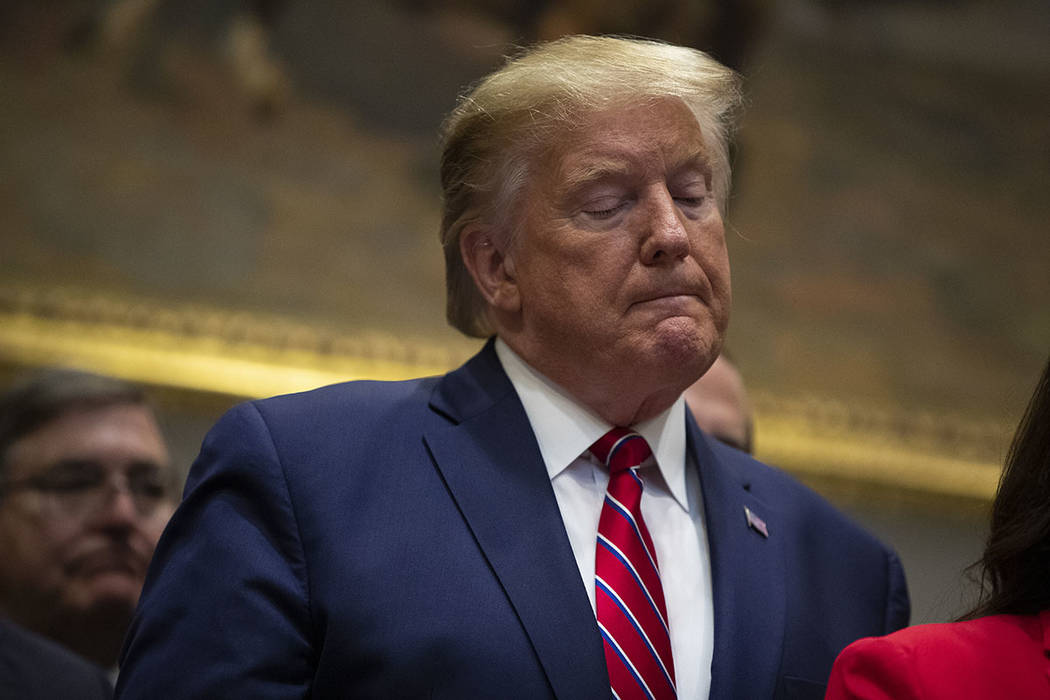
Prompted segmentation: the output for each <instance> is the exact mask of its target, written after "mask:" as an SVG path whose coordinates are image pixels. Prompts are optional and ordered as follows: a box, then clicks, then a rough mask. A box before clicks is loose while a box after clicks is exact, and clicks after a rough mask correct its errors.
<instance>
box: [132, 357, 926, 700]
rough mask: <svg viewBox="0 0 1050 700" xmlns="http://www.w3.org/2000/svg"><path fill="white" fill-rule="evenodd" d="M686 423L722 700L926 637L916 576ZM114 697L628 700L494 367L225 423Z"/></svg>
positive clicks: (204, 454) (378, 386)
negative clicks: (706, 553)
mask: <svg viewBox="0 0 1050 700" xmlns="http://www.w3.org/2000/svg"><path fill="white" fill-rule="evenodd" d="M687 420H688V449H689V450H690V451H691V453H692V456H693V459H694V461H695V463H696V464H698V465H699V469H700V480H701V487H702V490H703V499H704V508H705V515H706V519H707V530H708V537H709V542H710V552H711V565H712V576H713V586H714V609H715V630H714V634H715V637H714V639H715V650H714V661H713V665H712V686H711V697H713V698H746V699H747V700H755V699H756V698H772V697H778V698H791V697H815V698H819V697H822V696H823V685H822V684H823V683H825V682H826V679H827V677H828V674H829V672H830V669H831V664H832V662H833V660H834V658H835V656H836V654H838V652H839V651H841V650H842V648H843V647H845V646H846V645H847V644H848V643H849V642H851V641H853V640H854V639H857V638H859V637H863V636H868V635H876V634H884V633H887V632H890V631H892V630H895V629H897V628H899V627H901V626H903V625H904V624H906V622H907V619H908V597H907V592H906V589H905V584H904V577H903V573H902V571H901V568H900V565H899V563H898V561H897V559H896V557H895V555H894V554H893V553H892V552H891V551H889V550H887V549H886V548H884V547H883V546H882V545H881V544H879V543H878V542H877V541H876V540H875V539H873V538H872V537H871V536H869V535H868V534H866V533H865V532H863V531H862V530H860V529H859V528H857V527H856V526H855V525H854V524H852V523H851V522H850V521H848V520H847V519H845V518H844V517H842V516H841V515H840V514H838V513H837V512H836V511H835V510H833V509H832V508H831V507H830V506H829V505H827V504H826V503H825V502H824V501H823V500H821V499H820V498H819V497H818V496H816V495H815V494H813V493H812V492H811V491H809V490H808V489H806V488H805V487H803V486H801V485H799V484H798V483H796V482H795V481H794V480H792V479H791V478H789V477H788V476H786V475H784V474H783V473H781V472H780V471H777V470H775V469H772V468H770V467H767V466H765V465H763V464H761V463H759V462H756V461H754V460H753V459H751V458H749V457H748V456H746V455H744V454H742V453H740V452H737V451H735V450H733V449H730V448H728V447H725V446H723V445H721V444H719V443H717V442H715V441H713V440H711V439H709V438H707V437H706V436H705V435H704V434H703V433H701V432H700V430H698V429H697V427H696V425H695V424H694V423H693V421H692V419H691V418H688V419H687ZM745 507H747V508H749V509H750V510H751V511H752V512H754V513H755V514H756V515H758V516H759V517H761V518H762V519H763V520H764V522H765V523H766V525H767V527H768V533H769V537H768V538H766V537H763V536H762V535H761V534H759V532H758V531H757V530H755V529H753V528H749V527H748V525H747V520H746V517H745V513H744V508H745ZM676 663H681V662H680V661H676ZM117 695H118V697H121V698H128V699H130V698H149V699H152V698H157V697H164V698H199V697H207V698H256V699H270V698H273V699H277V698H301V697H306V696H310V697H314V698H489V697H491V698H528V699H530V700H532V699H535V698H552V697H556V698H561V699H563V700H569V699H579V700H584V699H592V698H595V699H596V698H608V697H609V686H608V680H607V677H606V671H605V661H604V657H603V652H602V643H601V639H600V637H599V634H598V629H597V625H596V623H595V620H594V615H593V613H592V611H591V607H590V605H589V603H588V599H587V593H586V590H585V588H584V585H583V582H582V581H581V580H580V575H579V570H578V568H577V566H576V561H575V559H574V557H573V553H572V549H571V547H570V545H569V540H568V537H567V535H566V533H565V528H564V526H563V524H562V520H561V516H560V513H559V510H558V505H557V502H556V500H555V497H554V492H553V490H552V488H551V485H550V481H549V478H548V476H547V471H546V469H545V468H544V466H543V461H542V458H541V456H540V451H539V447H538V446H537V444H536V439H535V437H534V436H533V433H532V430H531V429H530V427H529V423H528V420H527V418H526V415H525V412H524V409H523V408H522V405H521V402H520V401H519V400H518V397H517V394H516V393H515V391H514V389H513V387H512V385H511V383H510V381H509V380H508V379H507V377H506V375H505V374H504V372H503V370H502V368H501V367H500V364H499V361H498V359H497V357H496V354H495V352H494V351H493V349H492V344H491V343H489V344H488V345H487V346H486V347H485V349H484V350H482V352H481V353H479V354H478V355H476V356H475V357H474V358H473V359H471V360H470V361H469V362H468V363H467V364H466V365H464V366H463V367H461V368H459V369H458V370H456V371H454V372H452V373H450V374H448V375H446V376H444V377H434V378H427V379H419V380H413V381H407V382H397V383H385V382H352V383H348V384H342V385H337V386H331V387H326V388H323V389H318V390H316V391H312V392H308V393H305V394H297V395H292V396H282V397H276V398H272V399H267V400H263V401H256V402H252V403H247V404H243V405H241V406H238V407H236V408H234V409H233V410H232V411H230V412H229V413H228V414H227V415H226V416H224V417H223V419H222V420H220V422H219V423H218V424H217V425H216V427H215V428H214V429H213V430H212V431H211V432H210V433H209V435H208V437H207V438H206V439H205V441H204V445H203V448H202V451H201V454H200V457H199V458H198V460H197V462H196V463H195V464H194V466H193V469H192V470H191V473H190V478H189V481H188V483H187V487H186V491H185V496H184V499H183V502H182V504H181V505H180V507H179V509H178V511H177V512H176V514H175V516H174V517H173V519H172V521H171V523H170V525H169V526H168V529H167V530H166V531H165V533H164V536H163V537H162V538H161V541H160V544H159V546H158V547H157V551H156V555H155V557H154V561H153V563H152V566H151V568H150V572H149V576H148V578H147V582H146V586H145V589H144V591H143V595H142V599H141V601H140V605H139V611H138V614H137V616H136V619H135V621H134V623H133V624H132V627H131V630H130V633H129V639H128V643H127V645H126V647H125V650H124V657H123V663H122V667H121V674H120V678H119V682H118V687H117Z"/></svg>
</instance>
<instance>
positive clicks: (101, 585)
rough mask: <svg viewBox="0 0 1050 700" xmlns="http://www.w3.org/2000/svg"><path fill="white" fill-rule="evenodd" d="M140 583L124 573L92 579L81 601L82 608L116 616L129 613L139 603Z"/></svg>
mask: <svg viewBox="0 0 1050 700" xmlns="http://www.w3.org/2000/svg"><path fill="white" fill-rule="evenodd" d="M141 591H142V581H141V580H140V579H138V578H136V577H133V576H129V575H127V574H125V573H117V572H114V573H105V574H99V575H97V576H95V577H93V578H92V580H91V581H90V582H89V583H88V584H87V587H86V590H85V591H84V596H83V598H82V600H83V601H84V608H85V609H88V610H91V611H93V612H101V611H107V612H109V613H113V614H117V613H120V612H123V611H125V610H128V611H131V610H134V609H135V606H136V605H137V604H138V601H139V593H140V592H141Z"/></svg>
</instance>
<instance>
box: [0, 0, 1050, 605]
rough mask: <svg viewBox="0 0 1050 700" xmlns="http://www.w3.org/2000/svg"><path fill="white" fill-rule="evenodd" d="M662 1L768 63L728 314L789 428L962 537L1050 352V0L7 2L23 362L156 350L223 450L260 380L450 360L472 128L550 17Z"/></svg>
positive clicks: (874, 521)
mask: <svg viewBox="0 0 1050 700" xmlns="http://www.w3.org/2000/svg"><path fill="white" fill-rule="evenodd" d="M578 32H585V33H627V34H632V35H640V36H649V37H655V38H662V39H666V40H669V41H673V42H676V43H682V44H687V45H691V46H694V47H697V48H701V49H704V50H706V51H709V52H710V53H712V54H713V55H715V57H717V58H719V59H720V60H722V61H723V62H725V63H727V64H729V65H731V66H732V67H734V68H735V69H737V70H738V71H740V72H741V73H742V74H743V75H744V76H745V81H746V86H747V92H748V95H749V105H748V109H747V112H746V114H745V117H744V121H743V126H742V129H741V131H740V134H739V138H738V144H737V148H736V152H735V157H734V167H735V172H734V192H733V197H732V200H731V203H730V211H729V215H728V224H729V230H730V254H731V259H732V264H733V276H734V280H733V281H734V297H735V299H734V301H735V304H734V314H733V321H732V324H731V330H730V334H729V338H728V345H729V347H730V349H731V352H732V354H733V356H734V358H735V360H736V362H737V364H738V365H739V366H740V368H741V370H742V372H743V374H744V377H745V380H746V382H747V384H748V387H749V390H750V392H751V394H752V398H753V400H754V403H755V409H756V416H757V417H756V421H757V422H756V451H757V455H758V456H759V457H760V458H761V459H764V460H766V461H769V462H772V463H774V464H778V465H780V466H782V467H784V468H785V469H788V470H789V471H791V472H793V473H795V474H797V475H798V476H800V477H801V478H802V479H804V480H805V481H807V482H808V483H810V484H811V485H813V486H814V487H815V488H817V489H819V490H821V491H822V492H823V493H825V494H826V495H827V496H828V497H829V498H831V499H832V500H833V501H834V502H835V503H837V504H838V505H839V506H840V507H842V508H843V509H845V510H846V511H848V512H850V513H851V514H852V515H853V516H854V517H855V518H857V519H858V520H860V521H861V522H862V523H864V524H865V525H867V526H868V527H870V528H872V529H873V530H875V531H876V532H877V534H879V536H880V537H882V538H883V539H884V540H885V541H887V542H888V543H889V544H891V545H893V546H895V547H896V548H897V549H898V551H899V552H900V553H901V556H902V559H903V561H904V565H905V569H906V571H907V574H908V577H909V584H910V586H911V588H912V594H913V606H914V609H913V622H928V621H937V620H945V619H949V618H951V617H953V616H954V615H957V614H959V613H960V612H962V611H963V610H965V609H966V607H967V606H968V605H969V603H970V602H972V594H973V589H972V586H971V585H970V584H967V583H966V580H965V577H964V575H963V569H964V568H965V567H966V566H967V565H968V564H969V563H971V562H972V561H973V560H974V559H976V557H977V556H978V555H979V554H980V551H981V549H982V546H983V537H984V535H985V530H986V525H985V519H986V516H987V512H986V509H987V504H988V502H989V501H990V499H991V496H992V495H993V493H994V489H995V485H996V480H997V479H998V473H999V467H1000V465H1001V463H1002V459H1003V457H1004V455H1005V451H1006V448H1007V446H1008V444H1009V439H1010V437H1011V435H1012V432H1013V428H1014V426H1015V425H1016V423H1017V420H1018V419H1019V418H1020V416H1021V413H1022V411H1023V409H1024V406H1025V403H1026V401H1027V399H1028V397H1029V395H1030V393H1031V391H1032V389H1033V388H1034V385H1035V381H1036V379H1037V377H1038V374H1039V371H1040V370H1041V368H1042V365H1043V363H1044V362H1045V361H1046V357H1047V354H1048V352H1050V274H1048V273H1050V235H1048V234H1050V231H1048V230H1047V222H1048V221H1050V197H1048V196H1047V194H1046V187H1047V185H1048V183H1050V90H1048V85H1050V41H1048V40H1047V39H1048V37H1050V4H1047V3H1046V2H1045V1H1042V0H1013V1H1012V2H1001V1H996V0H929V1H927V2H893V1H878V2H877V1H875V0H784V1H782V2H773V1H772V0H735V1H731V2H713V1H711V0H681V1H678V2H674V1H671V0H602V1H601V2H598V1H596V0H570V1H566V2H559V3H554V2H541V1H533V2H524V1H521V0H449V1H447V2H442V1H440V0H367V1H366V0H256V1H255V2H247V1H237V2H235V1H233V0H178V1H175V0H48V1H47V2H38V1H37V0H7V1H6V2H4V3H2V4H0V270H2V273H0V381H2V382H3V383H4V384H6V383H7V382H8V381H10V379H11V378H12V377H13V376H14V375H16V374H19V373H21V372H23V371H25V370H27V369H29V368H33V367H37V366H43V365H50V364H63V365H72V366H77V367H82V368H85V369H92V370H96V371H100V372H106V373H111V374H115V375H118V376H121V377H125V378H128V379H133V380H137V381H141V382H144V383H146V384H147V385H149V386H150V387H151V389H152V390H153V392H154V394H155V396H156V400H157V402H158V404H159V406H160V408H161V409H162V417H163V420H164V422H165V427H166V430H167V434H168V437H169V439H170V440H171V441H172V443H173V445H172V447H173V452H174V454H175V455H176V457H177V459H178V460H179V463H180V465H181V466H182V468H183V469H188V467H189V464H190V462H191V461H192V459H193V456H194V455H195V453H196V450H197V447H198V446H199V443H200V440H201V438H202V436H203V434H204V432H205V431H206V430H207V428H208V427H209V426H210V424H211V423H212V422H213V421H214V420H215V418H217V416H218V415H219V414H220V413H221V412H222V411H223V410H225V409H226V408H227V407H228V406H229V405H231V403H232V402H234V401H237V400H241V399H244V398H251V397H256V396H263V395H268V394H272V393H277V392H283V391H292V390H298V389H303V388H309V387H312V386H317V385H321V384H326V383H331V382H335V381H341V380H344V379H351V378H360V377H373V378H401V377H410V376H418V375H420V374H432V373H438V372H442V371H445V370H446V369H448V368H451V367H453V366H455V365H456V364H458V363H459V362H460V361H462V360H463V359H465V358H466V357H468V356H469V355H470V354H472V352H473V351H474V350H475V349H476V348H477V347H478V346H479V343H478V342H476V341H470V340H467V339H464V338H461V337H459V336H457V335H456V333H455V332H453V331H452V330H450V329H449V328H448V327H446V325H445V323H444V289H443V269H442V265H441V254H440V246H439V244H438V237H437V229H438V219H439V207H440V193H439V188H438V181H437V160H438V149H437V132H438V128H439V125H440V123H441V119H442V117H443V115H444V114H445V113H446V112H447V111H448V110H449V109H450V108H451V107H452V105H453V104H454V100H455V97H456V95H457V94H458V93H459V92H460V91H462V90H463V89H464V87H465V86H468V85H469V84H470V83H471V82H472V81H474V80H476V79H478V78H479V77H481V76H482V75H484V74H485V73H487V72H488V71H490V70H492V69H493V68H494V67H496V66H497V65H498V64H499V63H500V62H501V60H502V57H503V56H505V55H507V54H508V53H511V52H513V51H514V49H515V47H516V46H521V45H525V44H528V43H531V42H532V41H535V40H537V39H549V38H555V37H557V36H560V35H562V34H565V33H578Z"/></svg>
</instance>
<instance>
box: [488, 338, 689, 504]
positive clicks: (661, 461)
mask: <svg viewBox="0 0 1050 700" xmlns="http://www.w3.org/2000/svg"><path fill="white" fill-rule="evenodd" d="M496 355H497V356H498V357H499V360H500V363H501V364H502V365H503V371H504V372H506V373H507V377H508V378H509V379H510V383H511V384H512V385H514V390H515V391H516V392H517V393H518V398H519V399H520V400H521V404H522V406H523V407H524V408H525V415H526V416H527V417H528V419H529V423H530V424H531V425H532V432H533V433H535V434H536V442H538V443H539V447H540V454H541V455H542V457H543V461H544V464H545V465H546V467H547V474H548V475H549V476H550V478H551V479H553V478H554V477H556V476H557V475H558V474H560V473H561V472H562V471H564V470H565V469H567V468H568V467H569V465H570V464H572V463H573V462H574V461H575V460H576V459H577V458H578V457H580V456H581V455H583V454H584V453H585V452H587V449H588V448H589V447H590V446H591V445H592V444H594V441H595V440H597V439H598V438H600V437H601V436H602V435H604V434H605V433H606V432H608V431H609V429H611V428H612V427H613V426H612V425H610V424H609V423H607V422H606V421H605V420H603V419H602V418H601V417H599V416H598V415H597V414H596V413H594V412H593V411H591V410H590V409H589V408H587V407H586V406H584V405H582V404H580V403H579V402H578V401H576V399H574V398H573V397H572V396H570V395H569V394H568V392H566V391H565V390H564V389H562V388H561V387H560V386H558V385H557V384H555V383H554V382H552V381H551V380H550V379H548V378H547V377H545V376H543V375H542V374H540V373H539V372H537V371H536V370H535V369H533V368H532V367H531V366H529V365H528V363H526V362H525V361H524V360H523V359H521V357H520V356H519V355H518V354H517V353H515V352H514V351H513V350H511V349H510V346H508V345H507V344H506V343H504V342H503V340H502V339H500V338H497V339H496ZM632 427H633V429H634V430H635V431H637V432H638V433H640V434H641V436H642V437H644V438H645V440H646V442H648V443H649V448H650V449H651V450H652V451H653V456H654V458H655V459H656V466H657V468H658V469H659V470H660V475H661V476H662V477H663V480H664V483H666V484H667V487H668V490H669V491H670V492H671V495H672V496H674V498H675V500H676V501H678V504H679V505H680V506H681V507H682V508H685V509H686V510H688V508H689V502H688V499H687V496H686V488H685V401H684V400H683V398H682V397H681V396H679V397H678V399H677V400H676V401H675V402H674V403H673V404H672V405H671V407H670V408H668V409H667V410H665V411H664V412H663V413H661V414H659V415H657V416H655V417H653V418H650V419H649V420H646V421H642V422H641V423H638V424H637V425H635V426H632Z"/></svg>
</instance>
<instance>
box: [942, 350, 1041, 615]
mask: <svg viewBox="0 0 1050 700" xmlns="http://www.w3.org/2000/svg"><path fill="white" fill-rule="evenodd" d="M972 569H976V570H979V572H980V573H979V576H978V577H977V578H978V580H979V582H980V584H981V595H980V598H979V600H978V604H977V606H976V607H975V608H974V609H973V610H971V611H970V612H969V613H967V614H966V615H964V616H963V617H962V618H961V619H973V618H975V617H981V616H983V615H1001V614H1014V615H1032V614H1035V613H1038V612H1040V611H1042V610H1048V609H1050V361H1048V362H1047V365H1046V367H1045V368H1044V369H1043V376H1042V377H1041V378H1040V380H1039V384H1038V385H1037V386H1036V389H1035V393H1034V394H1033V395H1032V399H1031V401H1030V402H1029V404H1028V409H1027V410H1026V411H1025V414H1024V417H1023V418H1022V419H1021V423H1020V425H1018V426H1017V432H1016V433H1015V434H1014V439H1013V442H1012V443H1011V444H1010V451H1009V452H1008V453H1007V456H1006V466H1005V467H1004V468H1003V474H1002V477H1001V478H1000V480H999V490H998V492H997V493H996V496H995V501H994V502H993V503H992V522H991V531H990V533H989V535H988V544H987V545H986V546H985V549H984V556H982V557H981V559H980V561H978V562H977V563H976V564H974V565H973V567H972Z"/></svg>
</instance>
